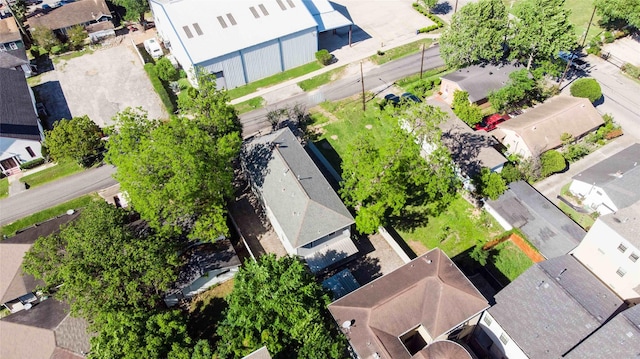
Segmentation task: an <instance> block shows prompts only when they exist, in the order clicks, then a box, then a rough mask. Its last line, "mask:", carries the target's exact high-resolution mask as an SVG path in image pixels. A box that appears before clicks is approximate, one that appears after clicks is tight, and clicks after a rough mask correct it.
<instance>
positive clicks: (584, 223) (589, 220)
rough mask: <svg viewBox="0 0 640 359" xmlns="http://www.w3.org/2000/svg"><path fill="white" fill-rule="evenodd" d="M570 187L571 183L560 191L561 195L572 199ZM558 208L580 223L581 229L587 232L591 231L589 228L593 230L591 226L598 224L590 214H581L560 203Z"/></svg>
mask: <svg viewBox="0 0 640 359" xmlns="http://www.w3.org/2000/svg"><path fill="white" fill-rule="evenodd" d="M569 187H571V182H569V183H567V184H565V185H564V186H562V188H561V189H560V194H561V195H562V196H564V197H572V196H573V195H572V194H571V192H569ZM558 208H560V210H561V211H562V212H564V213H565V214H566V215H567V216H569V217H570V218H571V219H573V220H574V221H575V222H576V223H578V225H580V227H582V228H584V229H585V230H589V228H591V226H593V224H594V223H595V222H596V220H595V219H593V217H591V216H590V215H589V214H586V213H579V212H577V211H576V210H575V209H573V208H571V207H569V206H568V205H567V204H566V203H564V202H560V203H559V204H558Z"/></svg>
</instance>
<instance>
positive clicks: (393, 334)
mask: <svg viewBox="0 0 640 359" xmlns="http://www.w3.org/2000/svg"><path fill="white" fill-rule="evenodd" d="M487 307H488V305H487V300H486V299H485V298H484V297H483V296H482V294H480V292H478V290H477V289H476V288H475V287H474V286H473V284H471V282H470V281H469V280H468V279H467V278H466V277H465V276H464V274H462V272H461V271H460V270H459V269H458V267H456V266H455V265H454V264H453V262H452V261H451V259H449V258H448V257H447V256H446V254H444V253H443V252H442V251H441V250H440V249H434V250H432V251H430V252H428V253H426V254H424V255H423V256H421V257H418V258H416V259H414V260H413V261H411V262H409V263H407V264H405V265H404V266H402V267H400V268H398V269H396V270H395V271H393V272H391V273H389V274H387V275H385V276H383V277H380V278H378V279H376V280H374V281H373V282H371V283H370V284H368V285H366V286H363V287H361V288H359V289H358V290H356V291H354V292H352V293H350V294H348V295H346V296H344V297H342V298H341V299H338V300H337V301H335V302H333V303H332V304H330V305H329V311H330V312H331V314H332V315H333V317H334V318H335V320H336V321H337V322H338V324H340V325H342V323H344V322H347V321H351V323H352V326H351V327H350V328H349V333H348V336H349V341H350V342H351V345H352V346H353V348H354V349H355V351H356V352H357V353H358V354H359V355H360V356H361V357H365V358H366V357H369V356H370V355H372V354H373V353H378V355H379V356H380V357H381V358H410V357H411V355H410V354H409V352H408V351H407V350H406V349H405V347H404V345H403V344H402V342H401V340H400V339H399V337H400V336H401V335H403V334H404V333H406V332H408V331H410V330H412V329H414V328H416V327H418V326H419V325H422V327H423V328H424V329H426V331H427V332H428V333H429V335H430V336H431V338H433V339H435V338H437V337H439V336H441V335H443V334H446V333H447V332H449V331H450V330H452V329H453V328H455V327H457V326H458V325H460V324H462V323H464V322H466V321H467V320H468V319H469V318H471V317H473V316H475V315H477V314H478V313H479V312H481V311H482V310H484V309H486V308H487Z"/></svg>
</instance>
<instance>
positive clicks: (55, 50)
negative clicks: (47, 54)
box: [51, 44, 68, 55]
mask: <svg viewBox="0 0 640 359" xmlns="http://www.w3.org/2000/svg"><path fill="white" fill-rule="evenodd" d="M67 49H68V48H67V44H60V45H55V46H53V47H52V48H51V53H52V54H54V55H59V54H62V53H65V52H67Z"/></svg>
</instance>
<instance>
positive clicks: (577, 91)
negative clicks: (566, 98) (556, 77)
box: [569, 78, 602, 103]
mask: <svg viewBox="0 0 640 359" xmlns="http://www.w3.org/2000/svg"><path fill="white" fill-rule="evenodd" d="M569 90H570V91H571V96H573V97H582V98H586V99H589V101H591V102H592V103H593V102H595V101H596V100H597V99H599V98H600V97H602V88H601V87H600V84H599V83H598V81H596V80H595V79H588V78H581V79H577V80H576V81H574V83H572V84H571V87H570V88H569Z"/></svg>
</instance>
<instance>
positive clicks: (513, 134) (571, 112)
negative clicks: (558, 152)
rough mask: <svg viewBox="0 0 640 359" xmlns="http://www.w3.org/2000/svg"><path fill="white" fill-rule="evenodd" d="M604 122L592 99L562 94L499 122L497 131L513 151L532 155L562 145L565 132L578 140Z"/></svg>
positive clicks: (508, 148)
mask: <svg viewBox="0 0 640 359" xmlns="http://www.w3.org/2000/svg"><path fill="white" fill-rule="evenodd" d="M602 124H604V121H603V120H602V116H600V114H599V113H598V111H597V110H596V109H595V108H594V107H593V105H592V104H591V102H589V100H588V99H585V98H578V97H570V96H562V95H561V96H556V97H553V98H550V99H548V100H547V101H545V102H544V103H542V104H540V105H538V106H536V107H534V108H532V109H530V110H527V112H525V113H523V114H522V115H519V116H517V117H515V118H513V119H511V120H509V121H505V122H503V123H501V124H499V125H498V127H497V130H495V131H494V132H493V134H494V136H495V137H496V138H497V139H498V141H500V142H502V144H503V145H504V146H505V147H507V150H508V152H509V153H511V154H516V155H520V156H522V157H523V158H529V157H531V156H534V155H540V154H541V153H543V152H545V151H548V150H552V149H554V148H558V147H560V146H561V145H562V140H561V137H562V135H563V134H564V133H569V134H571V135H572V136H573V138H575V139H578V138H580V137H582V136H584V135H585V134H587V133H589V132H591V131H593V130H595V129H596V128H598V127H600V126H601V125H602Z"/></svg>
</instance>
